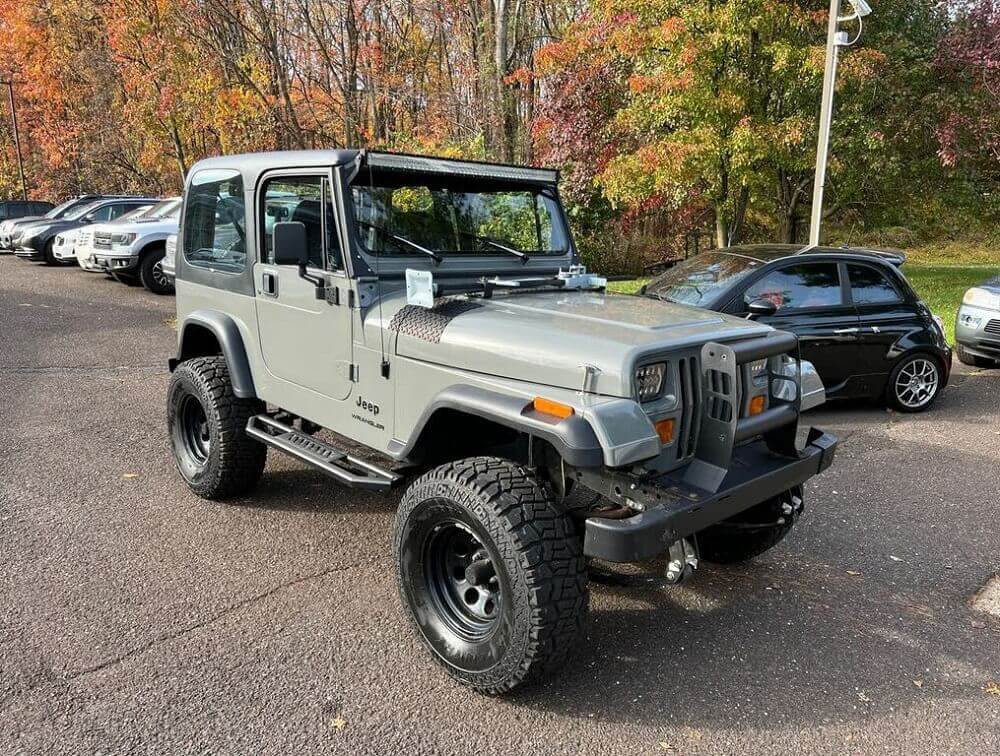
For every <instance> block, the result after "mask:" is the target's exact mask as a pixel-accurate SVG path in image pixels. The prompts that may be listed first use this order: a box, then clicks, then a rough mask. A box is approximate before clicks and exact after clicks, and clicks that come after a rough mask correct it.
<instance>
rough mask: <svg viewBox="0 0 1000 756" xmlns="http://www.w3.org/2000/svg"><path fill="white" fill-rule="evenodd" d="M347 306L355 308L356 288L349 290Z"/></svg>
mask: <svg viewBox="0 0 1000 756" xmlns="http://www.w3.org/2000/svg"><path fill="white" fill-rule="evenodd" d="M347 306H348V307H349V308H350V309H352V310H353V309H354V289H348V290H347Z"/></svg>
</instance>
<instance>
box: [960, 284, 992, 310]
mask: <svg viewBox="0 0 1000 756" xmlns="http://www.w3.org/2000/svg"><path fill="white" fill-rule="evenodd" d="M962 304H967V305H972V306H973V307H985V308H986V309H988V310H1000V294H994V293H993V292H992V291H987V290H986V289H980V288H979V287H978V286H973V287H972V288H971V289H969V290H968V291H967V292H965V296H964V297H962Z"/></svg>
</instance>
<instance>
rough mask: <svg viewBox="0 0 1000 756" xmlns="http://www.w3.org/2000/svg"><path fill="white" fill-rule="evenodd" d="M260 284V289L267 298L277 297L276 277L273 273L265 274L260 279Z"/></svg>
mask: <svg viewBox="0 0 1000 756" xmlns="http://www.w3.org/2000/svg"><path fill="white" fill-rule="evenodd" d="M261 282H262V283H261V288H262V289H263V290H264V293H265V294H266V295H267V296H269V297H276V296H278V277H277V276H276V275H274V273H265V274H264V275H263V276H262V278H261Z"/></svg>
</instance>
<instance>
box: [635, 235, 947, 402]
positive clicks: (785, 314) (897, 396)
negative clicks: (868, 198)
mask: <svg viewBox="0 0 1000 756" xmlns="http://www.w3.org/2000/svg"><path fill="white" fill-rule="evenodd" d="M903 261H904V258H903V257H902V255H896V254H894V253H884V252H878V251H873V250H863V249H848V248H845V249H837V248H832V247H813V248H807V249H803V248H802V247H801V246H799V245H779V244H775V245H746V246H737V247H726V248H724V249H718V250H713V251H711V252H705V253H702V254H700V255H698V256H697V257H693V258H691V259H689V260H686V261H685V262H683V263H681V264H679V265H677V266H676V267H674V268H671V269H670V270H668V271H667V272H666V273H664V274H663V275H661V276H659V277H657V278H655V279H653V280H652V281H651V282H650V283H649V284H647V285H646V286H645V287H644V288H643V290H642V293H643V294H644V295H645V296H647V297H652V298H654V299H666V300H669V301H671V302H682V303H684V304H693V305H697V306H699V307H706V308H708V309H710V310H718V311H719V312H725V313H729V314H731V315H743V316H746V317H753V318H756V319H758V320H760V321H762V322H764V323H767V324H768V325H772V326H774V327H775V328H780V329H782V330H785V331H792V332H794V333H796V334H797V335H798V337H799V344H800V348H801V350H802V358H803V359H806V360H809V361H810V362H812V363H813V365H815V366H816V370H817V371H818V372H819V375H820V377H821V378H822V379H823V383H824V385H825V386H826V392H827V398H828V399H860V398H879V399H881V398H884V399H885V400H886V401H887V402H888V403H889V405H890V406H892V407H894V408H896V409H898V410H901V411H903V412H920V411H922V410H925V409H927V408H928V407H930V406H931V404H933V402H934V400H935V399H936V398H937V395H938V393H939V392H940V390H941V389H942V388H943V387H944V386H945V384H947V382H948V376H949V374H950V373H951V348H950V347H949V346H948V342H947V341H946V340H945V336H944V332H943V330H942V328H941V324H940V322H939V321H938V320H936V319H935V317H934V316H933V315H932V314H931V311H930V310H929V309H928V308H927V305H925V304H924V303H923V302H922V301H920V298H919V297H918V296H917V295H916V293H915V292H914V291H913V289H912V288H911V286H910V284H909V282H907V280H906V278H905V277H904V276H903V274H902V273H901V272H900V271H899V267H898V266H899V265H901V264H902V262H903Z"/></svg>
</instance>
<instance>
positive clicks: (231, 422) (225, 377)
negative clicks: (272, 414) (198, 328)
mask: <svg viewBox="0 0 1000 756" xmlns="http://www.w3.org/2000/svg"><path fill="white" fill-rule="evenodd" d="M262 410H263V405H262V404H261V403H260V402H259V401H257V400H256V399H241V398H239V397H236V396H234V395H233V391H232V384H231V383H230V381H229V369H228V368H227V366H226V360H225V358H224V357H218V356H216V357H198V358H196V359H193V360H188V361H186V362H183V363H181V364H180V365H178V366H177V369H176V370H174V373H173V375H172V376H171V379H170V388H169V389H168V391H167V430H168V433H169V435H170V446H171V448H172V450H173V452H174V461H175V463H176V465H177V470H178V472H180V474H181V477H183V478H184V480H185V481H186V482H187V484H188V486H190V487H191V490H193V491H194V492H195V493H196V494H198V495H199V496H202V497H204V498H206V499H224V498H228V497H231V496H238V495H240V494H242V493H245V492H247V491H248V490H250V489H251V488H253V486H254V485H256V483H257V481H258V480H259V479H260V476H261V474H262V473H263V471H264V463H265V461H266V459H267V447H266V446H264V445H263V444H261V443H260V442H259V441H256V440H254V439H252V438H250V437H249V436H248V435H247V434H246V427H247V421H248V420H249V419H250V418H251V417H252V416H253V415H256V414H257V413H258V412H261V411H262Z"/></svg>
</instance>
